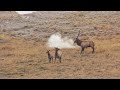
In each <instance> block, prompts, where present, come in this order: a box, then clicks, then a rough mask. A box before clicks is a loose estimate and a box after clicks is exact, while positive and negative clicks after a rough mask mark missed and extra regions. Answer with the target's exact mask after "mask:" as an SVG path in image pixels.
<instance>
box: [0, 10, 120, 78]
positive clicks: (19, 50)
mask: <svg viewBox="0 0 120 90" xmlns="http://www.w3.org/2000/svg"><path fill="white" fill-rule="evenodd" d="M70 13H72V12H70ZM84 13H85V12H82V13H80V12H79V13H78V12H75V13H74V14H69V15H68V14H65V16H64V15H63V14H62V15H63V16H62V15H61V14H60V15H61V16H59V14H56V17H54V16H52V15H53V14H50V15H51V18H49V17H48V16H47V15H48V14H45V15H46V16H45V15H44V13H43V14H40V13H38V14H36V13H35V14H34V15H32V16H30V15H28V16H30V19H28V18H27V19H28V21H27V19H26V16H23V18H24V19H26V20H23V21H22V20H20V21H19V20H18V19H16V20H14V21H12V22H10V23H7V24H5V22H6V21H2V22H1V25H0V28H1V30H0V53H1V54H0V78H1V79H4V78H9V79H12V78H16V79H24V78H27V79H35V78H37V79H66V78H67V79H86V78H90V79H91V78H93V79H94V78H102V79H104V78H120V54H119V53H120V33H119V30H120V29H119V18H120V16H119V12H118V13H117V14H116V13H115V12H114V13H113V14H112V15H114V14H115V15H114V17H112V15H111V16H106V15H105V16H104V17H102V16H101V15H100V16H99V14H98V15H94V17H93V13H89V12H86V13H88V14H84ZM35 15H38V16H35ZM39 15H41V17H40V16H39ZM42 15H43V16H44V17H43V16H42ZM85 15H88V16H85ZM102 15H104V14H103V13H102ZM33 16H34V17H33ZM42 17H43V18H42ZM37 18H39V19H38V20H37ZM54 18H55V19H54ZM47 19H48V20H47ZM29 20H30V21H29ZM40 20H41V21H40ZM15 22H17V23H15ZM23 22H25V23H23ZM103 22H104V23H103ZM4 24H5V25H6V26H5V25H4ZM15 25H16V26H15ZM79 29H80V30H81V37H82V38H84V37H85V38H86V39H91V40H93V41H94V42H95V53H94V54H91V50H92V49H85V53H84V54H82V55H81V54H80V48H76V49H62V52H63V60H62V63H59V62H57V63H55V64H54V63H49V62H48V58H47V54H46V51H47V50H48V49H50V50H52V51H53V50H54V49H52V48H48V47H46V42H47V39H48V38H49V36H50V35H51V34H52V33H54V32H57V31H60V32H61V34H62V35H63V36H68V37H71V38H73V37H75V36H76V35H77V33H78V31H79ZM37 36H38V37H37ZM26 37H27V38H26ZM42 38H44V39H42Z"/></svg>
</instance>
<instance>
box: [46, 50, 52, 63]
mask: <svg viewBox="0 0 120 90" xmlns="http://www.w3.org/2000/svg"><path fill="white" fill-rule="evenodd" d="M46 53H47V54H48V60H49V63H51V61H52V62H53V55H52V54H51V53H50V50H47V52H46Z"/></svg>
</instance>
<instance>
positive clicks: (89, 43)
mask: <svg viewBox="0 0 120 90" xmlns="http://www.w3.org/2000/svg"><path fill="white" fill-rule="evenodd" d="M79 34H80V31H79ZM79 34H78V36H79ZM78 36H77V38H76V39H75V41H74V43H77V45H78V46H80V47H81V54H82V53H83V52H84V49H85V48H88V47H91V48H92V49H93V51H92V53H94V46H95V44H94V42H93V41H82V40H80V39H78Z"/></svg>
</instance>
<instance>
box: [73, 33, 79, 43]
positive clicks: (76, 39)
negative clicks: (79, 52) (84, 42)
mask: <svg viewBox="0 0 120 90" xmlns="http://www.w3.org/2000/svg"><path fill="white" fill-rule="evenodd" d="M79 35H80V31H79V33H78V36H77V38H75V40H74V43H77V41H78V40H79V39H78V37H79Z"/></svg>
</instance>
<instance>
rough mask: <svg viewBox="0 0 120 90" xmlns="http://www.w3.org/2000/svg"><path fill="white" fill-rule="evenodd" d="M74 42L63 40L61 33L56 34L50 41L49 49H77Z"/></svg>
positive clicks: (67, 39)
mask: <svg viewBox="0 0 120 90" xmlns="http://www.w3.org/2000/svg"><path fill="white" fill-rule="evenodd" d="M73 43H74V41H73V40H72V39H69V38H67V37H64V38H62V37H61V34H60V33H55V34H53V35H51V36H50V38H49V39H48V43H47V45H48V47H53V48H54V47H58V48H76V46H75V45H74V44H73Z"/></svg>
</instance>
